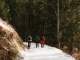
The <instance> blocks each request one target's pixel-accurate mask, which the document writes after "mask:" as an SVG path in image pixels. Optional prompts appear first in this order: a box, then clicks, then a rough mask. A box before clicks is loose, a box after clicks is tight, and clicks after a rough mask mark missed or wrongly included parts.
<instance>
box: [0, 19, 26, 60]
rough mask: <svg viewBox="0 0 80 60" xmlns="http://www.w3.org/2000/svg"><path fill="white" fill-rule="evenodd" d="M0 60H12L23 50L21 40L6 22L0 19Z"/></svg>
mask: <svg viewBox="0 0 80 60" xmlns="http://www.w3.org/2000/svg"><path fill="white" fill-rule="evenodd" d="M1 22H2V24H3V25H4V26H5V27H4V26H3V25H0V60H12V58H14V57H16V55H17V53H18V52H19V51H20V50H22V49H24V47H25V46H24V44H23V41H22V39H21V38H20V37H19V35H18V34H17V32H16V31H15V30H14V29H13V28H12V27H11V26H10V25H8V24H7V23H6V22H4V21H2V20H1V19H0V24H1Z"/></svg>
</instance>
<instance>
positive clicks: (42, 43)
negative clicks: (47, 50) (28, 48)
mask: <svg viewBox="0 0 80 60" xmlns="http://www.w3.org/2000/svg"><path fill="white" fill-rule="evenodd" d="M40 43H41V48H43V47H44V43H45V37H44V36H42V37H41V40H40Z"/></svg>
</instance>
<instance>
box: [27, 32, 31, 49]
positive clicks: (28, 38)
mask: <svg viewBox="0 0 80 60" xmlns="http://www.w3.org/2000/svg"><path fill="white" fill-rule="evenodd" d="M27 40H28V49H29V48H30V46H31V42H32V37H31V35H30V34H29V36H28V37H27Z"/></svg>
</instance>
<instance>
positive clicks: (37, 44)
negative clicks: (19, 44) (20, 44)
mask: <svg viewBox="0 0 80 60" xmlns="http://www.w3.org/2000/svg"><path fill="white" fill-rule="evenodd" d="M35 42H36V48H37V47H39V42H40V38H39V36H36V37H35Z"/></svg>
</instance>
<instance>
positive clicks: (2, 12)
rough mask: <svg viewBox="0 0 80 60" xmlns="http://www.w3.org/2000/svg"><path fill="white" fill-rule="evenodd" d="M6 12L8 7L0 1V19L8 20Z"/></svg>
mask: <svg viewBox="0 0 80 60" xmlns="http://www.w3.org/2000/svg"><path fill="white" fill-rule="evenodd" d="M8 12H9V7H8V6H7V4H6V3H5V1H4V0H3V1H2V0H0V17H2V18H3V19H5V20H8V15H9V14H8Z"/></svg>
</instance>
